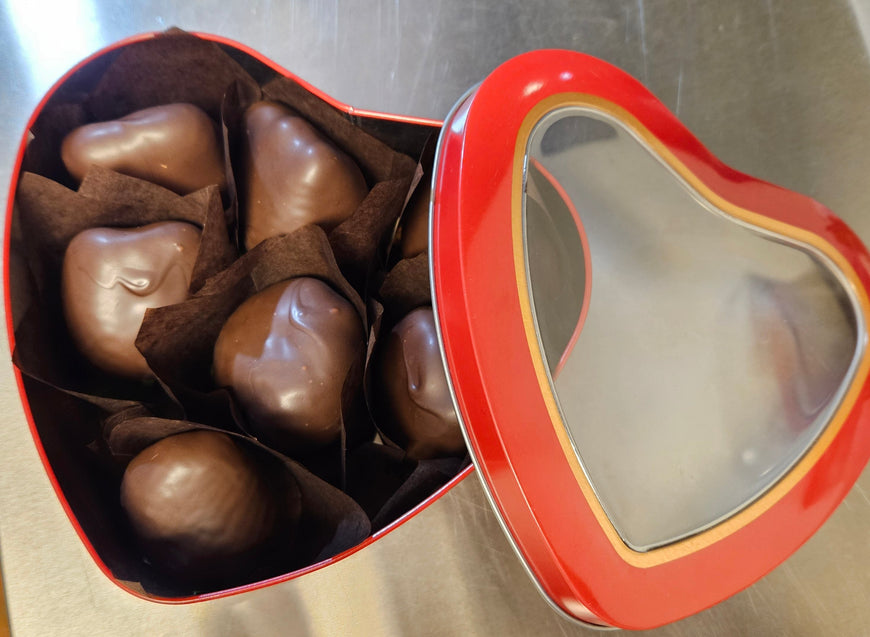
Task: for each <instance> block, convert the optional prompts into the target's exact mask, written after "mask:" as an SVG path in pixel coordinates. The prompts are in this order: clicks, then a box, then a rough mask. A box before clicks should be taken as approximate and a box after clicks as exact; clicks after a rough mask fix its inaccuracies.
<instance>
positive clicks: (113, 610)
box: [0, 0, 870, 636]
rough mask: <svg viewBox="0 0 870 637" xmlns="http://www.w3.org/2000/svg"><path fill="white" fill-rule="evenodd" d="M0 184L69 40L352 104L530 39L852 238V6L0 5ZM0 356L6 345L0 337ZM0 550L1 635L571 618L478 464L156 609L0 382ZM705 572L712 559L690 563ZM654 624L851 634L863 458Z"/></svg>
mask: <svg viewBox="0 0 870 637" xmlns="http://www.w3.org/2000/svg"><path fill="white" fill-rule="evenodd" d="M0 7H2V12H0V39H2V42H3V45H4V46H3V48H2V50H0V78H2V89H0V108H2V112H3V114H4V119H3V122H2V124H0V183H2V184H4V188H5V184H6V183H8V178H9V174H10V170H11V166H12V163H13V161H14V156H15V152H16V149H17V145H18V141H19V138H20V135H21V133H22V131H23V128H24V125H25V122H26V120H27V117H28V116H29V114H30V112H31V111H32V109H33V107H34V106H35V105H36V103H37V101H38V99H39V96H40V95H42V94H43V93H44V91H45V90H46V89H47V88H48V87H49V85H50V83H51V81H52V80H53V78H54V77H55V76H56V75H57V74H59V73H60V72H62V71H63V70H64V69H66V68H67V67H68V66H70V65H71V64H72V63H74V62H75V61H76V59H77V58H79V57H81V56H83V55H85V54H87V53H89V52H91V51H93V50H94V49H96V48H97V47H99V46H102V45H105V44H108V43H110V42H112V41H114V40H117V39H119V38H121V37H124V36H126V35H130V34H133V33H136V32H141V31H146V30H159V29H163V28H165V27H168V26H171V25H177V26H180V27H182V28H186V29H189V30H200V31H207V32H213V33H220V34H222V35H225V36H228V37H231V38H235V39H237V40H239V41H242V42H245V43H248V44H250V45H252V46H254V47H255V48H257V49H259V50H260V51H262V52H263V53H265V54H266V55H268V56H270V57H272V58H273V59H275V60H276V61H277V62H279V63H280V64H282V65H283V66H285V67H287V68H289V69H291V70H293V71H294V72H295V73H297V74H299V75H300V76H301V77H303V78H305V79H306V80H307V81H309V82H311V83H313V84H314V85H315V86H318V87H319V88H321V89H323V90H325V91H326V92H328V93H330V94H332V95H334V96H335V97H337V98H339V99H341V100H343V101H345V102H347V103H350V104H353V105H354V106H357V107H361V108H370V109H377V110H384V111H392V112H399V113H407V114H412V115H419V116H428V117H436V118H440V117H443V116H444V115H445V114H446V113H447V111H448V110H449V107H450V106H451V104H452V103H453V102H454V101H455V100H456V98H457V97H458V96H459V95H461V93H462V92H463V91H464V89H465V88H467V87H468V86H470V85H472V84H473V83H475V82H477V81H478V80H480V79H481V78H482V77H483V76H485V75H486V73H487V72H489V71H490V70H491V69H492V68H493V67H494V66H495V65H497V64H498V63H499V62H500V61H502V60H504V59H507V58H508V57H511V56H512V55H515V54H517V53H520V52H522V51H525V50H529V49H533V48H541V47H563V48H569V49H576V50H580V51H584V52H587V53H591V54H593V55H597V56H599V57H602V58H604V59H606V60H608V61H610V62H613V63H615V64H617V65H618V66H620V67H622V68H624V69H625V70H627V71H628V72H629V73H631V74H633V75H635V76H636V77H638V78H639V79H640V80H641V81H643V82H644V83H645V84H646V85H647V86H648V87H649V88H650V89H651V90H652V91H653V92H654V93H656V95H658V96H659V98H660V99H662V100H663V101H664V102H665V103H666V104H668V105H669V106H670V107H671V109H673V110H675V111H676V112H677V114H678V115H679V116H680V118H681V119H682V120H683V121H684V122H685V123H686V124H687V125H688V127H689V128H690V129H691V130H692V131H693V132H694V133H695V134H696V135H697V136H698V137H699V138H700V139H701V140H702V141H703V142H704V143H705V144H707V145H708V147H709V148H710V149H711V150H712V151H713V152H714V153H715V154H717V155H718V156H719V157H720V158H721V159H722V160H723V161H725V162H726V163H729V164H731V165H732V166H734V167H735V168H737V169H738V170H741V171H743V172H747V173H750V174H754V175H757V176H759V177H762V178H765V179H768V180H770V181H773V182H776V183H779V184H781V185H783V186H785V187H788V188H791V189H794V190H798V191H800V192H804V193H806V194H808V195H810V196H812V197H815V198H816V199H819V200H820V201H822V202H823V203H825V204H826V205H827V206H828V207H830V208H831V209H833V210H834V211H836V212H837V213H838V214H839V215H840V216H841V217H843V218H844V219H845V220H846V221H847V222H848V223H850V224H851V225H852V226H853V227H854V228H855V229H856V230H857V231H858V232H859V234H861V236H862V238H863V239H864V241H865V242H870V215H868V214H867V213H866V210H867V209H868V208H870V189H868V188H867V187H866V181H867V180H866V161H865V157H866V152H867V151H866V150H865V149H866V148H867V147H868V141H870V109H868V108H867V106H868V104H870V64H868V56H867V39H866V37H865V36H870V31H867V28H868V25H870V6H868V5H867V4H866V3H861V4H857V3H852V2H847V1H844V0H813V1H811V2H810V1H808V2H802V3H795V2H788V1H787V0H764V1H757V0H736V1H734V2H728V3H721V2H715V1H714V0H710V1H706V2H687V1H685V0H680V1H676V0H674V1H671V0H662V1H660V2H645V1H644V0H631V1H626V2H604V1H593V0H572V1H569V0H562V1H557V2H550V3H547V4H546V5H544V4H543V3H541V4H537V3H523V2H518V1H516V0H509V1H506V2H503V1H501V0H478V1H471V2H460V1H459V0H451V1H449V2H444V3H433V2H426V1H424V0H414V1H409V2H393V1H387V0H384V1H383V2H366V3H364V4H362V3H361V4H359V5H354V6H353V7H350V6H349V5H339V3H338V2H336V1H326V0H312V1H310V2H294V3H278V2H269V1H266V0H259V1H258V0H254V1H252V2H248V3H237V4H227V3H217V2H213V1H210V0H203V1H201V2H191V3H185V4H182V3H174V2H168V1H165V0H164V1H160V0H150V1H148V2H140V3H136V4H133V3H129V2H122V1H120V0H91V1H88V0H67V1H66V2H50V3H49V2H43V3H39V2H34V1H33V0H2V3H0ZM0 347H2V356H3V357H4V358H5V359H7V360H8V357H9V353H8V351H7V348H6V344H5V342H4V344H3V345H2V346H0ZM0 408H2V414H3V416H2V419H3V420H2V427H0V466H2V471H0V554H2V567H3V575H4V583H5V584H6V587H7V596H8V604H9V609H10V616H11V622H12V629H13V633H14V634H17V635H40V636H42V635H56V634H64V635H118V634H125V635H128V634H143V635H144V634H147V635H160V634H167V635H168V634H185V635H224V634H226V635H246V634H249V635H267V634H282V635H288V634H289V635H301V636H309V635H312V636H313V635H356V634H358V635H375V634H376V635H454V634H472V635H529V634H535V635H581V634H594V633H590V632H589V631H587V630H586V629H583V628H580V627H577V626H574V625H572V624H569V623H567V622H565V621H563V620H561V619H559V618H558V617H557V616H556V615H555V614H554V613H553V612H552V611H551V609H550V608H549V606H548V605H547V604H546V603H545V602H544V601H543V600H542V599H540V597H539V596H538V594H537V592H536V591H535V589H534V587H533V586H532V584H531V583H529V582H528V581H527V580H526V578H525V574H524V572H523V570H522V567H521V566H520V564H519V562H518V561H517V560H516V558H515V556H514V555H513V553H512V552H511V550H510V548H509V546H508V544H507V543H506V541H505V540H504V538H503V537H502V535H501V531H500V529H499V528H498V525H497V523H496V521H495V519H494V516H493V514H492V513H491V512H490V511H489V509H488V508H487V505H486V502H485V499H484V497H483V494H482V493H481V490H480V488H479V486H478V484H477V481H476V478H472V479H469V480H465V481H464V482H463V483H462V484H460V485H459V486H458V487H457V488H456V489H454V490H453V491H452V492H451V493H450V494H448V495H447V496H446V497H445V498H443V499H442V500H440V501H439V502H437V503H436V504H435V505H433V506H432V507H430V508H429V509H427V510H426V511H424V512H423V513H422V514H421V515H419V516H417V517H416V518H414V519H413V520H411V521H410V522H409V523H407V524H406V525H404V526H403V527H401V528H400V529H398V530H397V531H395V532H394V533H392V534H390V535H389V536H387V537H385V538H383V539H382V540H381V541H379V542H378V543H376V544H375V545H374V546H371V547H368V548H366V549H365V550H364V551H361V552H359V553H357V554H355V555H354V556H352V557H351V558H349V559H348V560H346V561H344V562H343V563H341V564H338V565H336V566H333V567H330V568H328V569H326V570H322V571H319V572H317V573H314V574H311V575H307V576H305V577H302V578H301V579H299V580H296V581H293V582H288V583H285V584H281V585H278V586H274V587H271V588H266V589H263V590H261V591H259V592H256V593H252V594H249V595H244V596H241V597H234V598H229V599H224V600H219V601H214V602H207V603H202V604H196V605H192V606H162V605H158V604H154V603H152V602H146V601H141V600H138V599H136V598H133V597H131V596H130V595H128V594H127V593H124V592H122V591H121V590H120V589H118V588H116V587H115V586H114V585H113V584H112V583H111V582H109V581H108V579H107V578H106V577H105V576H104V575H103V574H102V573H100V572H99V571H98V570H97V569H96V567H95V566H94V565H93V563H92V562H91V560H90V557H89V556H88V555H87V553H86V552H85V550H84V548H83V546H82V545H81V543H80V541H79V540H78V538H77V537H76V535H75V533H74V532H73V530H72V527H71V526H70V524H69V522H68V521H67V519H66V517H65V515H64V513H63V511H62V509H61V507H60V506H59V504H58V502H57V500H56V498H55V496H54V494H53V492H52V490H51V487H50V485H49V482H48V479H47V478H46V476H45V474H44V472H43V470H42V468H41V465H40V464H39V460H38V458H37V455H36V451H35V448H34V445H33V443H32V440H31V438H30V434H29V432H28V430H27V427H26V425H25V422H24V417H23V413H22V409H21V406H20V404H19V401H18V395H17V390H16V388H15V385H14V382H13V380H12V375H11V366H10V365H9V364H8V363H6V364H4V365H3V367H2V382H0ZM709 576H710V577H715V576H716V574H715V573H710V574H709ZM651 634H655V635H671V636H678V635H723V636H724V635H728V636H733V635H789V636H791V635H807V636H810V635H812V636H815V635H838V636H839V635H846V636H860V635H868V634H870V471H868V470H865V472H864V474H863V475H862V477H861V479H860V481H859V482H858V484H857V485H856V486H855V488H854V489H853V490H852V492H851V493H850V495H849V497H848V498H847V499H846V501H845V503H844V504H843V505H842V506H841V507H840V508H839V509H838V510H837V512H836V513H835V514H834V515H833V517H832V518H831V519H830V520H829V522H828V523H827V524H825V526H824V527H823V528H822V529H821V530H820V532H819V533H818V534H817V535H816V536H815V537H814V538H813V539H811V540H810V541H809V542H808V543H807V544H806V546H805V547H804V548H802V549H801V550H800V551H799V552H798V553H797V554H796V555H795V556H793V557H792V558H791V559H789V560H788V561H787V562H786V563H785V564H783V565H782V566H781V567H779V568H778V569H776V570H775V571H774V572H772V573H771V574H770V575H768V576H767V577H766V578H764V579H763V580H762V581H761V582H759V583H758V584H756V585H754V586H752V587H751V588H749V589H748V590H746V591H744V592H742V593H740V594H738V595H736V596H735V597H734V598H732V599H730V600H728V601H726V602H725V603H723V604H720V605H718V606H716V607H714V608H712V609H710V610H708V611H705V612H703V613H700V614H698V615H696V616H694V617H691V618H689V619H686V620H684V621H682V622H679V623H676V624H674V625H672V626H668V627H665V628H662V629H659V630H657V631H652V632H651Z"/></svg>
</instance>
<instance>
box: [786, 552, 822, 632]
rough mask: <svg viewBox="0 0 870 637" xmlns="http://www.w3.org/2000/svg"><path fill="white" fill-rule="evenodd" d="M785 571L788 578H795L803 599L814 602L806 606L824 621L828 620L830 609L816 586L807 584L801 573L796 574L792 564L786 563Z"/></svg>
mask: <svg viewBox="0 0 870 637" xmlns="http://www.w3.org/2000/svg"><path fill="white" fill-rule="evenodd" d="M784 567H785V572H786V574H787V575H788V578H789V579H791V580H793V581H794V582H795V583H796V584H797V588H798V589H799V590H800V591H801V593H802V595H801V597H803V599H805V600H812V601H813V602H814V603H811V604H807V605H806V608H807V609H809V610H810V611H811V612H812V613H813V615H815V616H816V617H818V618H820V619H821V620H822V622H826V621H828V617H829V610H828V608H827V607H826V606H825V602H824V600H823V599H822V598H821V597H819V595H818V593H817V592H816V590H815V588H814V587H812V586H807V585H806V582H805V580H804V579H803V578H801V577H800V576H799V575H797V574H795V572H794V570H793V569H792V568H790V565H789V564H788V563H786V564H785V565H784Z"/></svg>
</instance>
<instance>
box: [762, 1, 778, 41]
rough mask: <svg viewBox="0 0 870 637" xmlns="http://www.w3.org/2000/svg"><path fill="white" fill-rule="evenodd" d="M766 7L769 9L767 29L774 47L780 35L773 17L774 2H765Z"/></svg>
mask: <svg viewBox="0 0 870 637" xmlns="http://www.w3.org/2000/svg"><path fill="white" fill-rule="evenodd" d="M764 6H765V8H766V9H767V28H768V30H769V31H770V39H771V40H773V43H774V46H775V45H776V42H777V40H778V36H779V34H778V33H777V31H776V21H775V20H774V17H773V1H772V0H764Z"/></svg>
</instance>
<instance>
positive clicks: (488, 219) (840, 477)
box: [430, 50, 870, 629]
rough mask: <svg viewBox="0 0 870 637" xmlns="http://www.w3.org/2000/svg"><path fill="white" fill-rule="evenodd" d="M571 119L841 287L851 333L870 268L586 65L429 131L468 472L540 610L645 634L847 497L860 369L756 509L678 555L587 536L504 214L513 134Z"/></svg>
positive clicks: (511, 81) (519, 147)
mask: <svg viewBox="0 0 870 637" xmlns="http://www.w3.org/2000/svg"><path fill="white" fill-rule="evenodd" d="M572 104H573V105H580V106H583V107H586V108H592V109H597V110H599V111H601V112H605V113H606V114H608V115H610V116H612V117H616V118H617V119H618V120H619V121H620V122H621V123H623V124H624V125H626V126H627V127H628V128H630V129H631V130H632V132H634V133H635V134H637V135H638V136H640V137H641V138H642V139H644V141H645V142H646V143H647V144H648V145H649V146H650V147H651V148H653V149H654V150H655V152H656V153H657V154H658V155H659V156H660V158H662V159H663V160H664V161H665V163H667V164H668V165H669V166H670V167H671V168H672V169H674V170H675V171H676V172H677V173H678V174H679V175H680V176H681V177H682V178H684V179H685V180H686V181H687V182H689V184H690V185H691V186H692V187H693V188H694V189H695V190H696V191H698V192H699V193H701V194H702V195H703V196H704V197H705V198H706V199H707V200H708V201H710V202H711V204H712V205H713V206H715V207H717V208H719V209H720V210H723V211H725V212H726V213H728V214H730V215H731V216H733V217H736V218H737V219H738V220H739V221H742V222H743V223H746V224H748V225H751V226H756V227H759V228H761V229H764V230H768V231H770V232H773V233H775V234H780V235H784V236H787V237H790V238H792V239H793V240H795V241H798V242H800V243H803V244H805V245H807V246H810V247H811V248H812V249H814V250H816V251H817V252H818V253H820V254H822V255H823V256H824V257H826V258H827V259H829V260H830V261H831V262H832V263H833V264H835V266H836V268H838V270H839V272H840V273H842V274H843V276H844V278H845V280H847V281H848V283H849V286H850V292H851V293H852V294H853V295H854V298H855V299H856V304H857V306H858V307H860V310H861V311H860V312H859V313H858V314H859V316H858V320H859V321H861V322H863V323H864V333H865V334H866V320H867V317H868V316H870V302H868V297H867V292H866V289H868V288H870V271H868V264H870V257H868V254H867V251H866V249H865V248H864V246H863V244H862V243H861V241H860V239H858V237H857V236H856V235H855V234H854V233H853V232H852V231H851V230H850V229H849V228H848V227H847V226H846V225H845V223H843V222H842V221H841V220H840V219H838V218H837V217H836V216H835V215H833V213H831V212H830V211H829V210H827V209H826V208H825V207H823V206H822V205H820V204H818V203H816V202H815V201H813V200H811V199H809V198H807V197H804V196H802V195H799V194H796V193H793V192H790V191H787V190H784V189H782V188H779V187H776V186H773V185H771V184H768V183H765V182H762V181H760V180H757V179H754V178H751V177H748V176H746V175H742V174H740V173H738V172H736V171H734V170H732V169H730V168H728V167H727V166H725V165H724V164H722V163H721V162H719V161H718V160H717V159H716V158H715V157H713V156H712V155H711V154H710V152H709V151H707V150H706V149H705V148H704V147H703V145H702V144H701V143H700V142H699V141H698V140H697V139H696V138H695V137H694V136H693V135H692V134H691V133H690V132H689V131H688V129H686V128H685V127H684V126H683V125H682V124H681V123H680V122H679V121H678V120H677V118H676V117H675V116H674V115H673V114H671V113H670V112H669V111H668V110H667V108H665V106H664V105H662V104H661V103H660V102H659V101H658V100H657V99H656V98H655V97H654V96H653V95H652V94H651V93H650V92H649V91H648V90H647V89H645V88H644V87H643V86H642V85H641V84H640V83H638V82H637V81H636V80H634V79H633V78H631V77H630V76H628V75H627V74H625V73H623V72H622V71H620V70H619V69H617V68H615V67H613V66H611V65H609V64H607V63H605V62H602V61H600V60H597V59H595V58H591V57H589V56H585V55H582V54H578V53H574V52H569V51H553V50H550V51H534V52H531V53H527V54H524V55H521V56H519V57H517V58H514V59H513V60H510V61H508V62H506V63H505V64H503V65H502V66H500V67H499V68H498V69H496V70H495V71H494V72H493V73H492V74H491V75H490V76H489V77H488V78H487V79H486V80H485V81H484V82H483V83H482V84H481V85H480V87H479V88H477V90H476V91H474V92H473V93H472V94H470V97H468V98H467V99H465V101H464V102H462V103H461V104H460V105H459V106H458V107H457V109H456V110H455V111H454V113H453V114H452V116H451V117H448V120H447V121H446V122H445V125H444V127H443V129H442V135H441V140H440V150H439V155H438V157H437V159H436V162H437V163H436V171H435V177H434V182H435V187H434V188H433V192H434V193H435V195H434V198H433V214H432V227H431V245H432V249H431V253H430V254H431V257H430V258H431V266H430V267H431V276H432V283H433V301H434V302H435V305H436V316H437V322H438V325H439V331H440V335H441V340H442V348H443V353H444V357H445V364H446V366H447V369H448V377H449V378H450V381H451V384H452V388H453V391H454V396H455V398H456V404H457V406H458V407H459V410H460V414H461V416H462V421H463V425H464V429H465V434H466V439H467V441H468V443H469V447H470V449H471V451H472V455H473V457H474V463H475V465H476V467H477V469H478V471H479V472H480V473H479V475H480V477H481V480H482V481H483V483H484V486H485V488H486V490H487V492H488V495H489V497H490V500H491V502H492V504H493V506H494V508H495V511H496V513H497V515H498V516H499V518H500V520H501V522H502V525H503V527H504V528H505V530H506V532H507V533H508V534H509V535H510V537H511V538H512V539H513V541H514V545H515V548H516V549H517V552H518V553H519V554H520V556H521V558H522V560H523V561H524V563H525V565H526V567H527V569H528V570H529V571H530V573H531V575H532V576H533V578H534V579H535V580H536V581H537V583H538V584H539V586H540V588H541V589H542V591H543V592H544V593H545V595H546V596H547V597H548V598H549V599H550V601H551V602H553V603H554V605H556V606H557V607H558V608H560V609H561V610H563V611H564V612H566V613H567V614H569V615H572V616H574V617H576V618H578V619H581V620H584V621H590V622H595V623H601V622H604V623H607V624H610V625H614V626H620V627H624V628H634V629H642V628H652V627H655V626H659V625H662V624H665V623H668V622H671V621H675V620H677V619H680V618H682V617H685V616H687V615H689V614H692V613H695V612H698V611H700V610H703V609H704V608H707V607H709V606H711V605H713V604H715V603H717V602H719V601H721V600H723V599H725V598H726V597H729V596H730V595H732V594H734V593H736V592H738V591H739V590H741V589H743V588H745V587H747V586H749V585H750V584H751V583H752V582H754V581H756V580H757V579H759V578H760V577H762V576H763V575H764V574H766V573H767V572H769V571H770V570H771V569H773V568H774V567H775V566H776V565H778V564H779V563H780V562H782V561H783V560H784V559H786V558H787V557H788V556H789V555H790V554H791V553H793V552H794V551H795V550H796V549H797V548H798V547H799V546H800V545H801V544H802V543H803V542H804V541H806V540H807V539H808V538H809V537H810V536H811V535H812V534H813V532H815V530H816V529H817V528H818V527H819V526H820V525H821V524H822V523H823V522H824V520H825V519H826V518H827V517H828V516H829V515H830V513H831V512H832V511H833V510H834V508H835V507H836V506H837V505H838V504H839V502H840V501H841V500H842V499H843V498H844V497H845V496H846V494H847V492H848V491H849V489H850V488H851V486H852V484H853V483H854V482H855V480H857V478H858V476H859V475H860V473H861V470H862V468H863V467H864V465H865V464H866V462H867V460H868V457H870V426H866V423H864V422H863V421H864V420H865V418H864V417H863V414H864V410H865V409H866V408H867V406H868V398H870V384H868V369H870V353H868V351H867V348H866V347H864V349H863V352H862V355H861V357H860V359H859V363H858V367H857V371H856V373H855V375H854V376H853V378H852V381H851V384H850V386H849V389H848V391H847V393H846V396H845V398H844V399H843V401H842V403H841V405H840V407H839V408H838V410H837V412H836V414H835V415H834V417H833V419H832V421H831V423H830V424H829V425H828V426H827V428H826V429H825V430H824V431H823V432H822V434H821V435H820V437H819V439H818V440H817V441H816V443H814V445H813V446H812V447H811V448H810V450H809V451H808V452H807V453H806V454H805V455H804V457H803V458H802V459H801V460H800V461H799V462H798V463H797V465H795V467H793V468H792V469H791V470H790V471H789V473H787V474H786V476H785V477H783V478H782V479H781V480H780V481H779V482H777V483H776V484H775V485H774V486H773V487H771V488H770V489H769V490H768V491H767V492H766V493H765V494H764V495H762V496H761V497H760V498H759V499H758V500H757V501H756V502H754V503H752V504H750V505H749V506H748V507H746V508H745V509H743V510H742V511H740V512H739V513H737V514H735V515H734V516H732V517H731V518H729V519H728V520H726V521H725V522H723V523H721V524H719V525H717V526H714V527H713V528H712V529H709V530H707V531H703V532H702V533H699V534H698V535H696V536H692V537H690V538H688V539H686V540H682V541H679V542H676V543H674V544H672V545H669V546H666V547H662V548H661V549H654V550H652V551H649V552H646V553H638V552H634V551H632V550H631V549H629V548H628V547H627V546H626V545H625V544H624V543H622V542H621V541H620V540H619V538H618V536H617V535H616V534H615V532H614V531H613V529H612V525H609V521H608V520H607V519H606V516H605V517H604V519H602V517H601V515H602V513H603V511H602V510H601V507H600V503H599V502H598V501H597V499H596V498H595V496H594V493H593V492H592V490H591V488H590V487H589V484H588V481H586V482H585V484H584V480H585V476H584V475H583V472H582V468H580V466H579V462H578V461H577V459H576V456H574V454H573V452H570V451H569V450H570V442H569V443H568V445H567V446H566V444H565V439H566V438H567V435H566V433H565V431H564V429H563V428H562V429H561V431H560V425H559V424H558V423H557V422H556V421H555V420H554V418H553V413H554V412H553V411H552V410H551V408H552V403H553V398H552V395H550V396H547V392H546V391H542V390H541V389H540V388H541V387H542V384H541V383H540V376H539V373H538V372H539V370H538V367H536V364H539V363H537V362H536V359H535V355H534V354H533V353H532V352H533V350H534V348H536V347H537V344H536V343H535V344H534V345H532V344H531V343H532V341H531V340H530V338H529V332H528V329H529V323H530V321H529V320H528V318H529V317H528V309H527V307H524V305H526V306H527V303H528V300H527V297H526V299H525V300H524V298H523V297H524V296H525V292H524V289H525V288H522V289H521V287H522V286H521V285H519V279H520V278H521V276H520V275H519V274H518V273H519V272H520V268H519V267H517V264H518V261H517V259H518V258H520V259H521V258H522V255H521V254H519V252H520V251H521V243H520V244H518V243H517V228H516V223H517V221H516V219H517V218H518V217H517V212H516V211H517V208H518V206H521V201H522V188H523V179H522V171H523V170H524V166H523V161H524V156H525V152H526V142H527V140H528V135H529V133H530V130H531V128H532V127H533V125H534V124H535V123H536V122H537V121H539V120H540V118H541V117H542V116H543V115H544V114H546V113H548V112H551V111H552V110H554V109H555V108H558V107H561V106H564V105H572ZM518 245H519V246H520V247H519V248H518V247H517V246H518ZM494 308H497V310H494ZM494 312H496V313H497V315H498V319H497V320H493V318H492V317H493V314H494ZM538 357H539V355H538ZM554 485H557V486H556V487H554ZM590 494H591V495H590ZM608 526H610V528H608ZM614 538H615V539H614Z"/></svg>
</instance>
